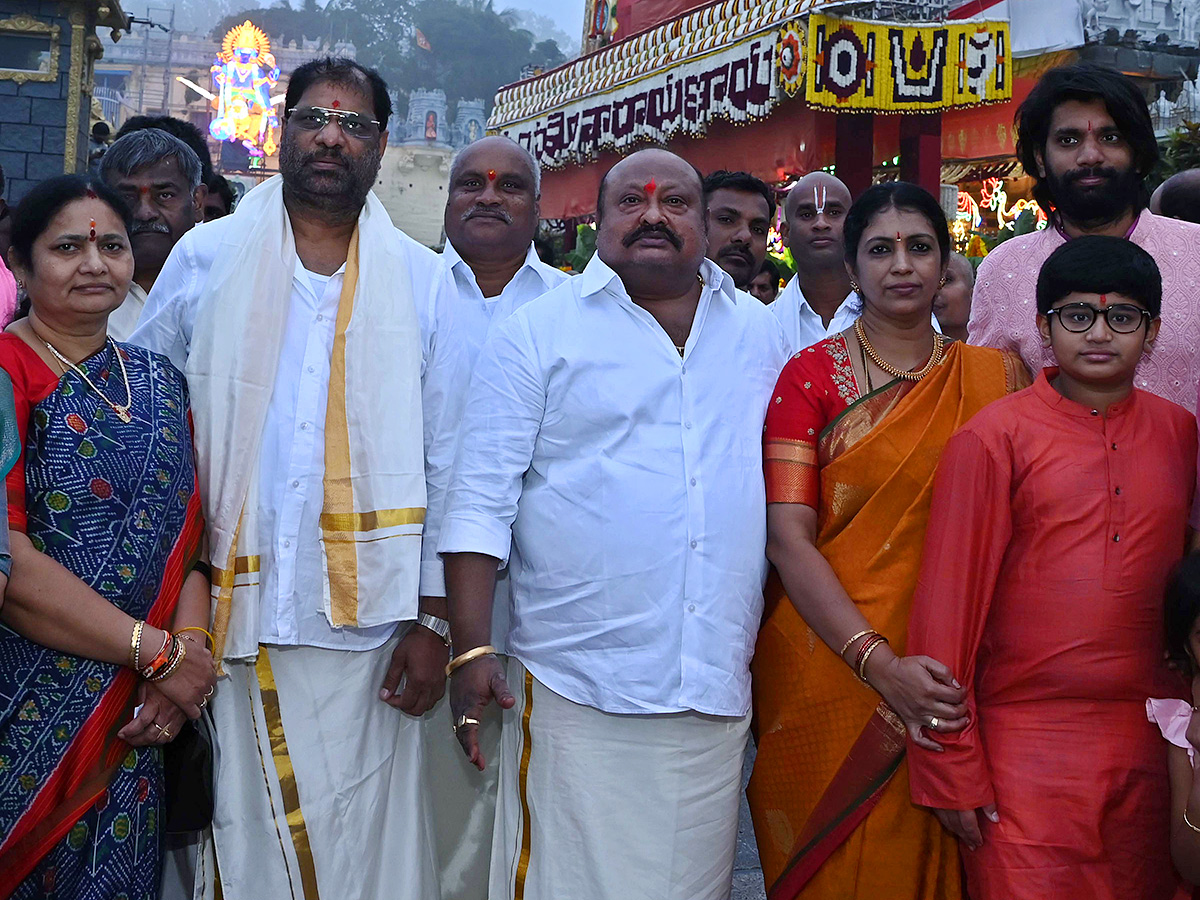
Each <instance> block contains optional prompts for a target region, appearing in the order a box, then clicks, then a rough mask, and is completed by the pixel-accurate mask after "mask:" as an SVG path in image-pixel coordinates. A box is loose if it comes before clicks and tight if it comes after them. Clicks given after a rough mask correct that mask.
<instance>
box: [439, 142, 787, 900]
mask: <svg viewBox="0 0 1200 900" xmlns="http://www.w3.org/2000/svg"><path fill="white" fill-rule="evenodd" d="M596 206H597V235H596V255H595V256H594V257H593V258H592V260H591V261H590V262H589V263H588V265H587V268H586V269H585V270H584V271H583V273H582V274H580V275H579V276H578V277H576V278H573V279H571V280H570V281H568V282H566V283H565V284H562V285H560V286H559V287H557V288H555V289H554V290H552V291H550V292H549V293H547V294H544V295H543V296H541V297H539V298H538V299H537V300H534V301H533V302H531V303H527V304H526V305H525V306H523V307H521V309H519V310H517V312H515V313H514V314H513V315H512V316H510V317H509V318H508V319H506V320H505V321H504V322H502V323H500V324H498V325H496V326H495V327H494V328H493V331H492V334H491V335H490V336H489V338H488V341H487V343H485V345H484V348H483V350H482V351H481V353H480V356H479V360H478V362H477V363H476V365H475V373H474V376H473V378H472V381H471V389H470V393H469V395H468V398H467V406H466V412H465V414H464V416H463V424H462V428H461V441H460V444H459V449H458V454H457V457H456V459H455V466H454V474H453V477H452V479H451V483H450V490H449V495H448V500H447V509H446V515H445V518H444V521H443V523H442V531H441V537H440V538H439V542H438V548H439V551H440V552H441V553H442V554H443V559H444V561H445V570H446V587H447V591H448V595H449V601H450V613H451V629H452V632H453V634H454V651H455V656H454V659H453V661H452V662H451V664H450V667H449V669H450V672H451V675H450V695H451V708H452V711H453V714H454V716H455V725H456V726H457V727H456V733H457V736H458V740H459V743H460V744H462V747H463V750H464V752H465V753H466V755H467V757H468V759H470V761H471V762H472V763H474V764H475V765H476V767H478V768H479V769H481V770H482V769H484V768H485V767H486V765H487V763H488V756H487V754H486V753H485V752H484V751H483V750H482V749H481V746H480V742H479V727H480V722H481V721H483V720H484V719H485V718H486V717H487V716H488V715H489V714H491V715H494V713H493V712H492V710H491V709H488V708H487V707H488V706H489V704H490V703H492V702H493V701H494V702H495V703H497V704H498V705H499V706H500V708H501V710H502V711H503V712H502V715H503V719H504V728H503V731H502V734H501V747H500V751H499V754H498V756H499V767H500V794H499V799H498V805H497V813H496V825H495V836H494V840H493V843H492V848H493V853H492V867H491V881H490V885H489V890H488V893H487V896H488V897H489V898H491V900H504V898H510V900H511V898H514V897H525V898H529V900H534V898H568V897H569V898H571V900H626V898H629V897H654V898H656V900H724V898H726V897H728V896H729V890H730V880H731V878H732V872H733V858H734V849H735V843H736V836H737V813H738V795H739V787H740V769H741V760H742V754H743V751H744V749H745V744H746V734H747V729H748V726H749V716H748V713H749V709H750V679H749V661H750V654H751V652H752V650H753V646H754V637H755V635H756V633H757V631H758V623H759V619H760V617H761V614H762V586H763V579H764V576H765V574H766V562H765V557H764V551H763V548H764V546H765V541H766V532H765V521H766V499H765V493H764V488H763V476H762V450H761V442H762V423H763V420H764V418H765V412H766V409H767V405H768V403H769V402H770V399H771V395H772V394H771V392H772V390H773V388H774V386H775V380H776V378H777V376H778V374H779V371H780V370H781V369H782V367H783V364H784V363H785V362H786V361H787V358H788V352H787V347H786V343H785V339H784V335H783V331H782V328H781V327H780V326H779V323H778V321H776V319H775V318H774V316H772V315H771V314H770V313H769V312H768V311H767V310H766V309H764V308H763V306H762V304H761V303H759V302H758V301H757V300H755V299H754V298H752V297H750V296H749V295H748V294H745V293H743V292H741V291H736V290H734V288H733V284H732V279H731V278H730V277H729V276H728V275H727V274H726V273H725V272H723V271H722V270H721V269H720V267H718V266H717V265H716V264H715V263H713V262H711V261H710V260H706V259H705V258H704V257H705V251H706V248H707V244H708V241H707V235H706V234H705V210H704V193H703V187H702V183H701V176H700V174H699V173H698V172H697V171H696V170H695V169H694V168H693V167H692V166H690V165H689V164H688V163H686V162H685V161H684V160H682V159H680V158H679V157H678V156H676V155H675V154H673V153H669V152H667V151H665V150H657V149H655V150H642V151H639V152H637V153H634V154H632V155H630V156H628V157H626V158H625V159H623V160H622V161H621V162H619V163H617V164H616V165H615V166H613V168H612V169H611V170H609V172H608V174H607V175H606V176H605V177H604V179H603V180H602V182H601V185H600V190H599V196H598V198H597V204H596ZM510 550H511V553H510ZM505 564H507V565H508V566H509V567H510V569H511V573H510V582H511V586H512V601H511V607H510V611H511V620H510V626H509V629H508V635H507V637H508V643H507V647H506V649H507V652H508V654H509V656H508V660H507V663H506V664H503V663H501V661H500V660H499V659H498V658H497V656H496V655H495V652H496V648H495V647H494V646H493V645H491V643H490V642H491V639H492V610H493V605H494V604H493V590H494V586H495V581H496V573H497V570H498V569H499V568H501V567H503V566H504V565H505ZM510 686H511V688H510ZM514 695H515V696H514ZM681 748H684V752H681ZM492 764H493V765H496V763H495V762H494V761H493V762H492Z"/></svg>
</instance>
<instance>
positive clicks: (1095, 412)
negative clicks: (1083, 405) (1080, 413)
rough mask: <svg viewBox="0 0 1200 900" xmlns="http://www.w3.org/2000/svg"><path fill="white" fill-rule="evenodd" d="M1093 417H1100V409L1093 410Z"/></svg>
mask: <svg viewBox="0 0 1200 900" xmlns="http://www.w3.org/2000/svg"><path fill="white" fill-rule="evenodd" d="M1092 415H1093V416H1098V415H1100V410H1098V409H1093V410H1092Z"/></svg>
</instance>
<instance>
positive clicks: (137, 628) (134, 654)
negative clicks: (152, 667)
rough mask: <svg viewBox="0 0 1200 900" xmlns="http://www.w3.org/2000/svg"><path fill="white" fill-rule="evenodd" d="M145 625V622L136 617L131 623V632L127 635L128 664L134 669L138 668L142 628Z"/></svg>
mask: <svg viewBox="0 0 1200 900" xmlns="http://www.w3.org/2000/svg"><path fill="white" fill-rule="evenodd" d="M145 627H146V623H145V622H143V621H142V620H141V619H138V620H137V621H136V622H134V623H133V634H131V635H130V636H129V665H130V666H131V667H132V668H134V669H140V668H141V666H139V665H138V658H139V657H140V656H141V655H142V629H143V628H145Z"/></svg>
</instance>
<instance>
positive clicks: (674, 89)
mask: <svg viewBox="0 0 1200 900" xmlns="http://www.w3.org/2000/svg"><path fill="white" fill-rule="evenodd" d="M647 5H649V6H653V5H654V4H653V3H651V4H647ZM657 5H658V6H659V7H666V8H667V9H668V10H670V9H678V8H679V7H680V6H684V7H686V6H688V5H689V4H687V3H681V2H679V0H675V2H674V3H672V2H670V0H661V2H659V3H658V4H657ZM615 6H616V9H617V21H618V23H620V22H621V21H623V20H622V19H621V6H622V4H621V3H618V4H615ZM640 8H641V7H640V5H635V6H633V7H632V10H639V9H640ZM1068 9H1069V10H1070V13H1069V14H1068V15H1066V16H1064V15H1062V13H1063V11H1064V10H1068ZM924 16H931V17H933V18H932V19H924V20H922V19H920V18H919V17H924ZM1009 18H1010V16H1009V10H1008V4H1007V2H1005V0H1001V2H995V0H971V2H967V3H964V2H963V0H942V2H936V0H934V2H916V0H914V2H905V0H875V2H835V0H722V2H716V3H709V4H707V5H703V6H700V7H698V8H693V9H689V10H687V11H684V12H682V13H681V14H678V15H675V16H674V17H673V18H670V19H668V20H666V21H661V22H656V23H654V24H652V25H651V26H650V27H647V28H646V29H645V30H643V31H641V32H640V33H636V34H631V35H630V36H628V37H626V38H624V39H623V40H617V41H616V42H615V43H610V44H608V45H607V46H602V47H600V48H599V49H597V50H594V51H593V52H591V53H589V54H587V55H585V56H583V57H581V58H579V59H577V60H574V61H573V62H570V63H567V64H565V65H563V66H561V67H559V68H557V69H554V70H552V71H550V72H547V73H544V74H542V75H540V76H538V77H535V78H531V79H527V80H524V81H521V82H518V83H516V84H513V85H509V86H507V87H505V88H502V89H501V90H500V92H499V93H498V94H497V95H496V101H495V106H494V108H493V110H492V114H491V117H490V119H489V121H488V130H489V131H490V132H492V133H501V134H506V135H508V136H510V137H512V138H513V139H514V140H516V141H518V142H519V143H521V144H522V145H524V146H526V147H527V148H529V150H530V151H531V152H533V153H534V154H535V155H536V156H537V157H538V159H539V161H540V162H541V163H542V165H543V166H544V167H545V169H546V178H545V180H544V183H543V197H542V210H543V215H544V216H546V217H548V218H566V217H577V216H582V215H587V214H590V213H591V212H593V207H594V203H595V201H594V198H595V188H596V187H597V186H598V184H599V180H600V177H601V175H602V173H603V172H604V171H605V170H607V168H608V166H609V165H610V164H611V163H612V162H613V161H615V159H616V158H618V156H619V155H621V154H623V153H628V152H630V151H631V150H632V149H634V148H636V147H637V146H642V145H647V144H651V143H654V144H666V145H668V146H669V147H670V149H672V150H674V151H676V152H678V153H680V154H681V155H683V156H684V157H685V158H687V159H688V160H689V161H691V162H692V163H693V164H695V165H696V166H697V167H699V168H700V169H701V170H703V171H712V170H714V169H717V168H729V167H733V168H742V169H745V170H747V171H750V172H752V173H753V174H755V175H758V176H759V177H761V178H763V179H764V180H766V181H768V182H772V183H779V182H782V181H785V180H787V179H788V178H790V177H793V176H795V175H799V174H803V173H805V172H809V171H813V170H814V169H818V168H822V167H826V166H829V165H831V164H832V165H836V166H837V172H838V175H839V177H841V178H842V179H843V180H844V181H846V182H847V183H848V184H849V185H850V186H851V188H852V189H853V190H855V191H856V192H857V191H859V190H862V189H863V188H865V187H866V186H867V184H869V183H870V180H871V178H872V173H873V170H874V169H875V168H876V167H877V166H878V165H880V164H881V163H883V162H884V161H890V160H893V159H895V158H897V157H898V158H899V169H900V175H901V177H904V178H906V179H908V180H911V181H915V182H917V183H920V184H923V185H925V186H926V187H927V188H929V190H931V191H932V192H933V193H935V195H936V194H937V192H938V190H939V185H940V182H941V162H942V156H946V157H948V158H951V159H955V158H965V156H966V149H967V147H968V146H969V147H970V149H971V154H972V157H982V156H987V157H991V156H999V155H1011V153H1012V151H1013V140H1012V134H1011V127H1010V124H1011V121H1012V110H1011V101H1012V100H1013V99H1014V97H1016V98H1017V99H1020V98H1022V97H1023V96H1024V94H1025V93H1027V92H1028V89H1029V88H1030V87H1031V86H1032V83H1033V81H1034V80H1035V78H1036V74H1037V72H1036V70H1034V71H1028V70H1030V69H1036V64H1031V63H1027V62H1026V61H1024V60H1020V59H1018V58H1017V57H1018V56H1020V55H1021V54H1022V52H1025V53H1032V54H1036V55H1037V58H1038V59H1042V58H1044V54H1045V51H1046V50H1047V49H1059V48H1061V47H1071V46H1079V45H1080V44H1081V43H1082V42H1083V27H1082V21H1081V19H1080V17H1079V13H1078V5H1077V3H1076V0H1039V2H1038V4H1037V11H1036V12H1035V13H1032V14H1029V15H1027V16H1026V17H1025V18H1023V19H1020V20H1018V21H1017V22H1013V23H1011V24H1010V21H1009ZM1054 19H1057V24H1055V23H1054V21H1053V20H1054ZM630 21H632V22H634V23H635V24H641V23H644V19H639V18H638V17H637V16H635V15H632V12H631V15H630ZM591 24H592V26H593V29H594V27H595V26H596V25H597V24H600V23H597V22H592V23H591ZM609 25H610V26H611V23H609ZM622 32H623V28H622V26H621V25H620V24H618V27H617V30H616V36H617V37H620V35H621V34H622ZM587 38H588V36H587V35H585V46H586V45H587ZM591 39H592V40H593V41H594V39H595V35H594V34H593V35H592V36H591ZM1023 76H1029V77H1023ZM994 105H995V106H994ZM898 113H904V114H905V115H903V116H899V115H895V114H898ZM700 136H703V137H704V138H705V139H704V140H692V139H693V138H696V137H700ZM958 146H961V150H959V149H958Z"/></svg>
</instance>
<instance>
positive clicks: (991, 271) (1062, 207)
mask: <svg viewBox="0 0 1200 900" xmlns="http://www.w3.org/2000/svg"><path fill="white" fill-rule="evenodd" d="M1016 127H1017V131H1018V137H1017V157H1018V158H1019V159H1020V161H1021V165H1022V166H1023V167H1024V169H1025V171H1026V172H1027V173H1029V175H1031V176H1032V177H1033V179H1034V189H1033V196H1034V199H1036V200H1037V202H1038V203H1039V204H1040V205H1041V207H1042V209H1044V210H1046V211H1047V213H1048V214H1049V215H1050V227H1048V228H1046V229H1045V230H1044V231H1039V232H1034V233H1033V234H1027V235H1022V236H1020V237H1015V238H1012V239H1011V240H1008V241H1005V242H1004V243H1002V244H1000V245H999V246H998V247H997V248H996V249H995V250H993V251H992V252H991V253H989V254H988V256H987V259H985V260H984V261H983V263H982V264H981V265H980V267H979V272H978V277H977V279H976V282H975V293H974V296H973V298H972V305H971V322H970V325H969V326H968V331H969V333H970V340H971V343H973V344H981V345H984V346H988V347H999V348H1002V349H1003V348H1010V349H1013V350H1016V351H1017V352H1018V353H1019V354H1020V355H1021V358H1022V359H1023V360H1024V361H1025V365H1027V366H1028V367H1029V369H1030V371H1031V372H1034V373H1036V372H1038V371H1039V370H1041V369H1042V367H1043V366H1047V365H1052V364H1053V363H1054V354H1053V352H1052V351H1051V350H1049V349H1047V348H1044V347H1043V341H1042V340H1041V336H1040V335H1039V333H1038V329H1037V322H1036V318H1037V317H1036V316H1035V315H1034V313H1035V310H1036V305H1035V303H1034V300H1035V298H1034V289H1035V286H1036V284H1035V283H1036V281H1037V279H1036V278H1035V277H1034V273H1037V272H1039V271H1040V270H1041V267H1042V263H1044V262H1045V261H1046V260H1047V259H1048V258H1049V256H1050V254H1051V253H1052V252H1053V251H1054V250H1055V248H1057V247H1059V246H1060V245H1062V244H1063V243H1064V242H1066V241H1070V240H1073V239H1074V238H1077V237H1080V236H1081V235H1085V234H1102V235H1112V236H1115V237H1119V238H1125V239H1127V240H1131V241H1133V242H1134V243H1135V244H1138V245H1139V246H1141V247H1142V248H1143V249H1144V250H1146V251H1147V252H1148V253H1149V254H1150V255H1151V256H1152V257H1154V261H1155V262H1156V263H1157V264H1158V268H1159V271H1160V272H1161V273H1162V281H1163V304H1162V307H1163V308H1162V329H1161V331H1160V332H1159V334H1158V338H1157V339H1156V340H1155V341H1154V342H1153V349H1152V351H1151V352H1149V353H1147V354H1146V355H1145V356H1143V357H1142V359H1141V362H1140V363H1139V364H1138V370H1137V377H1136V380H1135V384H1136V387H1138V388H1141V389H1142V390H1145V391H1149V392H1150V393H1152V394H1157V395H1159V396H1160V397H1165V398H1166V399H1168V400H1172V401H1174V402H1175V403H1178V404H1180V405H1181V406H1183V407H1185V408H1186V409H1188V410H1194V409H1195V405H1196V389H1197V384H1198V383H1200V353H1197V351H1196V348H1197V346H1200V288H1198V287H1197V279H1198V278H1200V225H1195V224H1193V223H1191V222H1181V221H1178V220H1176V219H1167V218H1162V217H1160V216H1155V215H1153V214H1152V213H1151V212H1150V211H1149V210H1148V209H1147V208H1146V206H1147V202H1148V199H1149V198H1148V195H1147V192H1146V187H1145V183H1144V179H1145V177H1146V176H1147V175H1148V174H1149V173H1150V171H1151V170H1152V169H1153V168H1154V166H1155V163H1156V162H1157V161H1158V143H1157V141H1155V139H1154V128H1153V126H1152V125H1151V122H1150V113H1149V111H1148V110H1147V107H1146V101H1145V98H1144V97H1143V96H1142V93H1141V90H1140V89H1139V88H1138V87H1137V86H1136V85H1135V84H1134V82H1133V81H1132V80H1130V79H1129V78H1127V77H1126V76H1124V75H1122V74H1120V73H1119V72H1114V71H1112V70H1110V69H1106V68H1104V67H1103V66H1098V65H1095V64H1091V63H1080V64H1077V65H1071V66H1062V67H1059V68H1056V69H1051V70H1050V71H1049V72H1047V73H1046V74H1045V75H1043V76H1042V78H1041V80H1040V81H1039V82H1038V83H1037V85H1036V86H1035V87H1034V89H1033V91H1031V92H1030V94H1029V96H1028V97H1027V98H1026V99H1025V101H1024V102H1023V103H1022V104H1021V106H1020V108H1019V109H1018V110H1017V115H1016Z"/></svg>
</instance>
